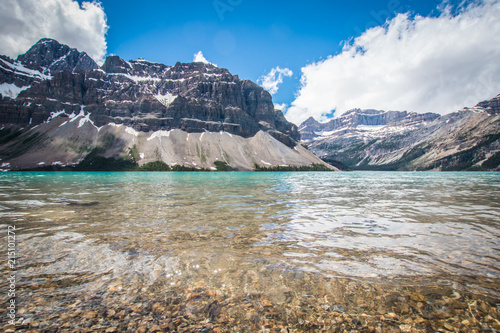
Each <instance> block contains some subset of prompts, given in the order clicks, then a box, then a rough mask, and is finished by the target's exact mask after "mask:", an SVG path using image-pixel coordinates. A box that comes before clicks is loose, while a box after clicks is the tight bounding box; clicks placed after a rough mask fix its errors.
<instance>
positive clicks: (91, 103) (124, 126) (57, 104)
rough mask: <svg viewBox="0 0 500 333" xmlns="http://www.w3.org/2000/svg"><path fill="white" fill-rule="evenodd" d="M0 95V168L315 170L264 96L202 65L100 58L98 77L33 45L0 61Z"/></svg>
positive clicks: (80, 59)
mask: <svg viewBox="0 0 500 333" xmlns="http://www.w3.org/2000/svg"><path fill="white" fill-rule="evenodd" d="M0 94H1V95H2V99H1V101H0V127H1V128H2V130H0V158H1V159H2V161H0V165H5V166H6V167H4V169H11V170H15V169H24V168H33V167H36V166H40V165H51V164H53V163H60V164H64V165H76V164H78V163H80V162H82V161H83V160H84V159H85V158H86V157H87V156H88V155H89V154H90V153H92V154H93V155H91V156H94V155H97V156H94V157H99V158H101V157H102V158H106V159H110V158H111V159H127V158H129V157H130V156H132V157H133V159H134V162H135V163H137V164H139V165H143V164H145V163H147V162H157V161H161V162H164V163H166V164H168V165H174V164H175V165H181V166H186V167H193V168H205V169H210V168H213V167H214V163H215V162H223V163H225V164H227V165H228V166H229V167H231V168H234V169H240V170H251V169H253V168H254V167H255V166H256V165H257V166H262V167H268V166H283V165H288V166H310V165H312V164H319V163H323V162H322V161H321V160H320V159H318V158H317V157H315V156H314V155H313V154H311V153H310V152H308V151H307V150H305V149H304V148H303V147H302V146H301V145H300V144H298V141H299V139H300V134H299V132H298V129H297V126H295V125H293V124H291V123H289V122H288V121H286V119H285V117H284V116H283V114H282V113H281V111H277V110H274V105H273V102H272V98H271V95H270V94H269V93H268V92H267V91H265V90H264V89H262V88H261V87H260V86H258V85H257V84H255V83H253V82H251V81H248V80H240V79H239V77H238V76H237V75H232V74H231V73H229V71H228V70H227V69H224V68H218V67H216V66H214V65H212V64H206V63H201V62H199V63H177V64H175V65H174V66H167V65H163V64H160V63H153V62H149V61H146V60H144V59H138V60H135V61H125V60H123V59H121V58H120V57H118V56H109V57H107V58H106V61H105V62H104V64H103V65H102V66H101V67H100V68H99V67H98V66H97V64H96V63H95V62H94V61H93V60H92V59H90V57H89V56H88V55H87V54H86V53H83V52H78V51H77V50H76V49H71V48H69V47H68V46H66V45H62V44H60V43H58V42H57V41H55V40H51V39H42V40H40V41H39V42H37V43H36V44H35V45H34V46H33V47H32V48H31V49H30V50H29V51H28V52H26V53H25V54H23V55H20V56H19V57H18V58H17V59H16V60H13V59H10V58H8V57H6V56H0ZM129 155H130V156H129ZM323 165H326V164H323ZM7 166H8V167H7Z"/></svg>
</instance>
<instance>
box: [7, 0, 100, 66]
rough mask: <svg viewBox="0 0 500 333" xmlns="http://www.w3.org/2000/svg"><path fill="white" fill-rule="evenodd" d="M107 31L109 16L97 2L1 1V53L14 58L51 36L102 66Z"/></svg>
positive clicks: (50, 0) (65, 0)
mask: <svg viewBox="0 0 500 333" xmlns="http://www.w3.org/2000/svg"><path fill="white" fill-rule="evenodd" d="M107 29H108V26H107V23H106V14H105V13H104V10H103V8H102V7H101V5H100V4H99V3H97V2H83V3H82V5H81V6H80V5H79V4H78V2H77V1H73V0H2V1H0V53H1V54H6V55H8V56H10V57H12V58H15V57H17V55H19V54H21V53H24V52H26V51H27V50H28V49H29V48H30V47H31V46H32V45H33V44H35V43H36V42H37V41H38V40H39V39H41V38H44V37H48V38H53V39H56V40H57V41H59V42H60V43H63V44H67V45H69V46H70V47H74V48H77V49H78V50H79V51H84V52H87V54H88V55H89V56H90V57H92V58H93V59H94V60H95V61H96V62H98V63H102V61H103V60H104V56H105V55H106V38H105V35H106V31H107Z"/></svg>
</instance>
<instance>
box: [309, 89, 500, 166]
mask: <svg viewBox="0 0 500 333" xmlns="http://www.w3.org/2000/svg"><path fill="white" fill-rule="evenodd" d="M499 101H500V95H498V96H496V97H494V98H492V99H490V100H486V101H482V102H480V103H478V104H477V105H476V106H474V107H466V108H464V109H462V110H459V111H456V112H453V113H450V114H447V115H439V114H434V113H426V114H418V113H412V112H407V111H381V110H361V109H354V110H350V111H348V112H346V113H345V114H344V115H342V116H341V117H339V118H335V119H332V120H330V121H329V122H327V123H319V122H317V121H316V120H314V119H308V120H306V121H305V122H304V123H302V124H301V125H300V132H301V134H302V138H303V139H304V141H305V142H306V143H307V144H308V147H309V148H310V149H311V151H312V152H314V153H315V154H316V155H317V156H320V157H321V158H323V159H324V160H325V161H328V162H330V163H333V164H336V165H343V166H344V167H345V168H348V169H354V170H500V107H499V105H500V103H499Z"/></svg>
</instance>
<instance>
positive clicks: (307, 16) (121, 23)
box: [101, 0, 440, 104]
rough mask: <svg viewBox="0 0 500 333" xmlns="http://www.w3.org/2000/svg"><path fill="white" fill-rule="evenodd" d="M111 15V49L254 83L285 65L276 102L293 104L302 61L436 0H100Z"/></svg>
mask: <svg viewBox="0 0 500 333" xmlns="http://www.w3.org/2000/svg"><path fill="white" fill-rule="evenodd" d="M101 3H102V6H103V8H104V11H105V13H106V15H107V22H108V26H109V30H108V32H107V37H106V40H107V46H108V49H107V50H108V53H113V54H117V55H119V56H120V57H122V58H124V59H126V60H129V59H137V58H139V57H143V58H145V59H147V60H150V61H156V62H161V63H164V64H167V65H173V64H175V62H177V61H180V62H190V61H192V60H193V55H194V54H195V53H196V52H198V51H200V50H201V51H202V52H203V54H204V56H205V58H206V59H207V60H209V61H210V62H213V63H215V64H217V65H218V66H219V67H224V68H227V69H229V71H230V72H231V73H233V74H238V75H239V76H240V78H243V79H250V80H252V81H254V82H257V80H258V79H259V77H261V76H263V75H265V74H267V73H269V72H270V71H271V69H272V68H274V67H276V66H280V67H281V68H284V67H286V68H289V69H290V70H292V72H293V73H294V74H293V76H292V77H291V78H287V77H285V78H284V79H283V83H282V84H281V85H280V86H279V91H278V92H277V93H276V94H275V95H274V96H273V100H274V102H275V103H279V104H281V103H287V104H290V103H291V102H292V101H293V99H294V94H295V93H296V92H297V90H298V87H299V86H300V75H301V68H302V67H303V66H305V65H306V64H310V63H312V62H316V61H318V60H321V59H324V58H326V57H328V56H329V55H333V54H336V53H338V52H340V51H341V49H342V42H343V41H346V40H349V39H351V38H353V37H357V36H359V35H361V33H362V32H364V31H365V30H366V29H367V28H370V27H373V26H376V25H381V24H383V23H384V22H385V20H386V19H391V18H393V17H394V16H395V15H396V14H397V13H401V12H411V13H412V14H420V15H423V16H427V15H433V13H435V12H436V7H437V6H438V5H439V4H440V2H437V1H422V0H420V1H416V0H400V1H398V0H394V1H393V0H389V1H387V0H369V1H368V0H363V1H318V0H313V1H261V0H252V1H250V0H220V1H212V0H205V1H168V0H153V1H143V2H141V4H140V5H138V4H137V1H124V0H120V1H115V0H103V1H101Z"/></svg>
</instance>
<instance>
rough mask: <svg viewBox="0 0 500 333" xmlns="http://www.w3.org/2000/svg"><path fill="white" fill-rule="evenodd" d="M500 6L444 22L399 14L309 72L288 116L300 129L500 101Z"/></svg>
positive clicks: (482, 5)
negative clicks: (350, 116) (362, 111)
mask: <svg viewBox="0 0 500 333" xmlns="http://www.w3.org/2000/svg"><path fill="white" fill-rule="evenodd" d="M499 17H500V0H484V1H481V2H477V1H476V2H473V3H470V4H468V5H465V6H463V7H462V8H460V9H459V10H452V9H451V8H450V7H445V8H444V9H442V10H441V12H440V15H439V16H437V17H422V16H416V17H411V16H410V15H409V14H399V15H398V16H396V17H395V18H393V19H392V20H389V21H387V22H386V23H385V24H384V25H383V26H378V27H374V28H371V29H369V30H367V31H365V32H364V33H363V34H362V35H361V36H360V37H358V38H356V39H354V40H353V41H352V42H350V43H347V44H346V45H345V46H344V48H343V50H342V52H341V53H339V54H337V55H335V56H330V57H328V58H327V59H326V60H323V61H320V62H317V63H313V64H310V65H307V66H305V67H303V68H302V76H301V88H300V90H299V91H298V93H297V96H296V99H295V100H294V101H293V102H292V106H291V107H290V108H289V109H288V112H287V114H286V116H287V119H288V120H290V121H292V122H294V123H296V124H299V123H300V122H302V121H304V120H306V119H307V118H308V117H310V116H313V117H315V118H316V119H318V120H326V116H328V115H331V113H332V111H335V113H334V116H335V117H337V116H339V115H341V114H342V113H344V112H345V111H347V110H350V109H353V108H374V109H382V110H408V111H416V112H436V113H440V114H446V113H449V112H453V111H456V110H459V109H461V108H462V107H464V106H473V105H475V104H476V103H477V102H479V101H481V100H484V99H488V98H491V97H494V96H495V95H497V94H498V93H500V61H499V59H500V20H499V19H498V18H499Z"/></svg>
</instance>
